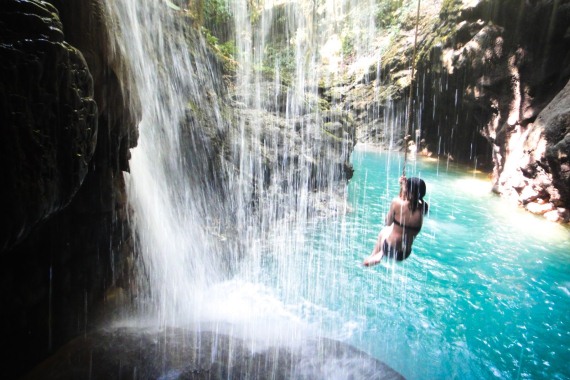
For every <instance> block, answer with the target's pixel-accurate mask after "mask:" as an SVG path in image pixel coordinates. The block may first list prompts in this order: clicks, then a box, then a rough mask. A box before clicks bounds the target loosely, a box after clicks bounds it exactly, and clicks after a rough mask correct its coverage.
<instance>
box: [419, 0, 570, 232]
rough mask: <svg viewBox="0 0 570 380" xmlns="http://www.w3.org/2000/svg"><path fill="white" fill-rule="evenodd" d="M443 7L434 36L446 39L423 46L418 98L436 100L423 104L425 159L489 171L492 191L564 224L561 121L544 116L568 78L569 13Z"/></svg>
mask: <svg viewBox="0 0 570 380" xmlns="http://www.w3.org/2000/svg"><path fill="white" fill-rule="evenodd" d="M446 4H447V5H446V8H445V12H443V9H444V7H442V12H441V13H440V17H441V23H440V25H439V28H440V29H439V30H440V31H446V32H447V33H448V34H447V35H444V34H443V33H442V32H438V31H437V30H434V33H435V34H436V35H439V37H438V38H440V40H439V41H440V42H434V41H433V40H430V38H431V37H426V40H427V41H428V44H429V43H432V48H431V50H429V54H428V55H429V57H428V55H424V56H423V61H422V62H420V64H419V70H418V72H419V73H420V74H419V76H420V77H422V76H425V78H426V80H425V81H423V83H427V85H423V84H422V83H420V93H421V94H423V96H424V97H425V98H426V99H436V100H437V104H432V102H425V103H424V104H422V113H423V116H422V126H423V128H424V131H423V132H424V133H425V136H426V141H427V144H428V146H429V147H430V150H431V151H432V152H434V153H439V154H445V155H448V156H450V157H452V158H453V159H456V160H457V161H460V162H466V163H467V162H468V163H470V164H471V165H472V164H473V163H475V164H477V165H478V164H481V163H489V164H490V166H489V168H490V169H491V170H492V177H493V187H494V191H495V192H497V193H499V194H501V195H504V196H505V197H507V198H511V199H513V200H514V201H515V202H518V203H520V204H522V205H524V206H525V207H527V209H529V210H530V211H532V212H536V213H539V214H545V215H546V214H547V213H548V215H547V217H548V219H551V220H558V221H567V220H568V212H567V208H568V206H569V203H568V196H567V193H568V189H569V188H568V182H567V181H565V180H564V179H563V178H565V176H566V175H565V174H564V173H565V172H564V170H565V169H564V168H566V167H567V164H566V163H565V162H566V158H565V157H566V156H565V155H566V153H565V152H566V149H567V147H565V144H564V138H565V137H564V136H565V135H566V134H567V132H565V131H566V128H567V126H566V123H565V122H564V119H565V117H566V116H563V115H561V114H560V111H556V113H557V114H558V115H559V117H558V118H557V119H555V118H552V117H550V116H547V114H549V113H552V112H553V110H554V109H555V108H558V109H559V108H560V102H559V101H557V104H558V105H553V106H549V103H550V102H551V101H552V100H553V99H554V98H555V96H557V94H558V93H559V92H560V91H561V90H562V89H563V88H564V86H565V85H566V83H567V82H568V79H569V78H570V66H569V62H570V55H569V53H568V52H569V51H570V34H569V33H568V25H570V4H568V3H567V2H552V1H536V2H520V1H493V0H480V1H476V2H471V4H470V5H468V6H466V5H463V6H461V5H460V4H459V2H453V1H448V2H446ZM426 58H429V59H426ZM442 63H443V65H441V64H442ZM433 84H435V85H433ZM547 109H548V110H547ZM539 115H540V116H539ZM549 136H550V137H549ZM485 169H486V167H485Z"/></svg>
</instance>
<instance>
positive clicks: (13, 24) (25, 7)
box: [0, 1, 97, 251]
mask: <svg viewBox="0 0 570 380" xmlns="http://www.w3.org/2000/svg"><path fill="white" fill-rule="evenodd" d="M62 29H63V28H62V24H61V21H60V19H59V17H58V15H57V11H56V10H55V8H53V7H52V6H51V5H50V4H48V3H40V2H34V1H9V2H5V3H3V6H2V9H1V10H0V36H1V39H2V43H1V44H0V56H1V57H2V60H1V61H0V75H1V77H0V78H1V79H0V86H1V88H0V94H1V95H0V96H1V97H0V115H1V118H2V129H1V133H2V138H1V139H0V144H1V145H0V155H1V156H0V163H1V166H0V170H1V172H0V175H1V177H2V179H3V183H4V184H5V185H4V186H2V187H1V188H2V192H1V194H0V199H1V202H2V213H1V214H0V215H1V216H0V218H1V223H0V225H1V226H2V228H1V229H0V251H5V250H7V249H8V248H10V247H12V246H13V245H14V244H15V243H17V242H18V241H20V240H21V239H22V238H24V237H26V236H27V235H28V234H29V232H30V231H31V229H32V228H33V227H34V226H35V225H37V224H38V223H39V222H41V221H42V220H44V219H46V218H48V217H49V216H50V215H51V214H53V213H55V212H57V211H59V210H61V209H62V208H63V207H65V206H66V205H67V204H69V202H70V201H71V199H72V197H73V196H74V195H75V193H76V192H77V191H78V189H79V187H80V185H81V183H82V182H83V180H84V179H85V176H86V175H87V172H88V165H89V162H90V160H91V158H92V157H93V154H94V151H95V145H96V141H97V139H96V137H97V105H96V103H95V101H94V99H93V80H92V77H91V74H90V72H89V69H88V67H87V64H86V62H85V60H84V58H83V56H82V54H81V53H80V52H79V51H78V50H77V49H75V48H74V47H72V46H71V45H70V44H69V43H67V42H66V41H64V39H63V30H62ZM8 184H9V185H8Z"/></svg>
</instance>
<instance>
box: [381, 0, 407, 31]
mask: <svg viewBox="0 0 570 380" xmlns="http://www.w3.org/2000/svg"><path fill="white" fill-rule="evenodd" d="M403 3H404V0H384V1H381V2H380V3H379V4H378V8H377V10H376V24H377V26H378V27H379V28H382V29H387V28H390V27H392V26H394V25H396V24H397V23H398V19H399V16H400V13H401V8H402V5H403Z"/></svg>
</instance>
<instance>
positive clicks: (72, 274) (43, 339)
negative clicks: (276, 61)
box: [0, 0, 137, 378]
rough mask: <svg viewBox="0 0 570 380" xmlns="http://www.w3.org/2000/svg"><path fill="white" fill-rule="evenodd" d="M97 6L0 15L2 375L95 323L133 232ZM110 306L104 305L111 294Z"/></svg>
mask: <svg viewBox="0 0 570 380" xmlns="http://www.w3.org/2000/svg"><path fill="white" fill-rule="evenodd" d="M106 30H107V28H106V25H105V15H104V14H103V7H102V5H101V3H100V2H99V1H98V0H93V1H88V2H76V1H72V2H70V1H63V0H62V1H52V2H49V3H48V2H44V1H35V0H11V1H4V2H3V3H2V7H1V9H0V41H1V43H0V68H1V70H0V118H1V120H2V123H1V129H0V133H1V134H2V137H1V138H0V154H1V155H2V156H1V160H0V173H1V176H2V178H3V186H2V190H1V191H2V193H1V196H0V199H1V202H2V213H0V218H2V224H1V225H2V228H1V230H0V231H1V232H0V252H1V254H2V269H1V273H0V278H1V282H2V288H3V289H4V291H3V292H2V298H1V303H2V308H1V310H2V311H1V312H0V315H1V321H2V327H1V329H2V337H3V340H2V341H3V343H4V344H5V345H6V347H8V348H9V349H8V353H7V354H5V355H4V362H5V363H9V364H7V365H6V366H5V368H4V370H3V376H6V377H7V378H16V377H17V376H18V375H20V374H21V373H22V371H25V370H27V369H29V368H30V365H31V364H35V363H37V362H38V361H39V360H40V359H41V358H44V357H45V356H46V355H48V354H49V353H50V352H52V351H54V350H55V349H57V348H58V346H60V345H61V344H62V343H63V342H65V341H67V340H68V339H69V338H70V337H73V336H76V335H78V334H81V333H83V332H84V331H86V330H87V329H88V328H89V326H91V325H92V324H94V323H95V322H96V319H97V317H98V310H100V309H101V308H102V307H103V305H102V301H103V299H104V295H105V291H106V290H107V289H109V288H113V287H120V286H121V281H122V280H123V278H122V275H123V272H124V271H126V270H127V264H126V263H127V262H128V260H127V258H128V256H129V255H128V253H129V252H130V244H131V240H130V232H129V229H128V227H127V224H126V218H127V209H126V202H125V194H124V184H123V176H122V171H124V170H127V169H128V158H129V155H128V149H129V148H130V147H132V146H133V145H134V144H135V142H136V136H137V131H136V122H135V121H136V119H137V115H136V112H135V111H132V109H131V108H129V107H126V106H125V107H116V105H117V104H125V105H126V104H128V102H127V100H126V99H125V98H126V91H127V89H125V88H124V86H123V84H121V83H120V81H119V78H121V77H122V76H124V75H125V73H124V72H123V70H122V66H121V62H120V57H117V56H115V55H114V54H112V52H110V51H109V50H108V46H110V45H109V40H108V36H107V32H106ZM109 295H111V294H109Z"/></svg>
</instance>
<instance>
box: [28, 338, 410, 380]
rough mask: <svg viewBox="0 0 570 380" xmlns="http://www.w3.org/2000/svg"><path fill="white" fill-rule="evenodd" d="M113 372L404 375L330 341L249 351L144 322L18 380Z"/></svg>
mask: <svg viewBox="0 0 570 380" xmlns="http://www.w3.org/2000/svg"><path fill="white" fill-rule="evenodd" d="M115 378H120V379H330V378H345V379H371V380H372V379H378V380H380V379H383V380H401V379H403V377H402V376H401V375H400V374H399V373H397V372H396V371H394V370H393V369H392V368H390V367H389V366H387V365H386V364H384V363H382V362H380V361H378V360H376V359H374V358H372V357H370V356H369V355H367V354H366V353H364V352H362V351H359V350H357V349H355V348H353V347H351V346H349V345H346V344H343V343H340V342H337V341H333V340H328V339H314V340H308V341H306V342H303V343H302V344H300V345H299V346H295V347H289V348H288V347H268V348H258V349H252V345H251V342H250V341H243V340H240V339H237V338H232V337H229V336H227V335H225V334H221V333H213V332H209V331H203V332H199V333H196V332H193V331H185V330H181V329H168V330H162V331H152V330H145V329H143V328H137V329H128V328H116V329H112V330H111V329H109V330H100V331H96V332H93V333H91V334H88V335H85V336H83V337H79V338H77V339H75V340H73V341H71V342H70V343H69V344H67V345H66V346H64V347H63V348H62V349H61V350H59V351H58V352H57V353H56V354H55V355H53V356H52V357H51V358H49V359H48V360H46V361H45V362H44V363H42V364H41V365H40V366H38V367H37V368H35V369H34V370H33V371H32V372H30V373H29V374H28V375H27V376H25V377H24V378H23V379H25V380H35V379H38V380H40V379H41V380H56V379H57V380H65V379H69V380H71V379H93V380H96V379H115Z"/></svg>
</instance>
